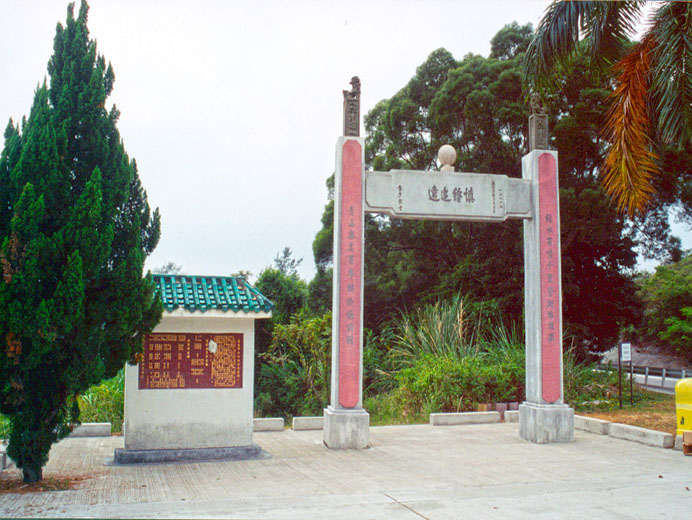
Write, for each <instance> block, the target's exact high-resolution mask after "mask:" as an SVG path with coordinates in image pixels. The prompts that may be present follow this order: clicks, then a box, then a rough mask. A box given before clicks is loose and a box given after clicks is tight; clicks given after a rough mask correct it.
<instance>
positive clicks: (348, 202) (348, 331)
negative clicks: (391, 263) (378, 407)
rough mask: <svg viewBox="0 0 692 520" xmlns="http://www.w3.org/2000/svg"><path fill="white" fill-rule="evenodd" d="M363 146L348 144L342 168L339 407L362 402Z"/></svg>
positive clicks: (352, 405)
mask: <svg viewBox="0 0 692 520" xmlns="http://www.w3.org/2000/svg"><path fill="white" fill-rule="evenodd" d="M361 155H362V150H361V145H360V143H359V142H358V141H356V140H352V141H347V142H346V143H345V144H344V147H343V155H342V169H341V172H342V173H341V207H340V215H339V217H340V222H341V225H340V229H339V244H340V245H339V258H338V261H339V287H340V292H339V404H340V405H341V406H343V407H344V408H354V407H355V406H357V405H358V401H359V399H360V340H361V301H362V287H361V284H362V269H363V266H362V262H363V178H362V165H361V160H362V159H361Z"/></svg>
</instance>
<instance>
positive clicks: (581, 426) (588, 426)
mask: <svg viewBox="0 0 692 520" xmlns="http://www.w3.org/2000/svg"><path fill="white" fill-rule="evenodd" d="M610 424H611V423H610V422H608V421H604V420H603V419H596V418H595V417H584V416H583V415H575V416H574V428H575V429H577V430H584V431H587V432H591V433H597V434H599V435H608V432H609V431H610Z"/></svg>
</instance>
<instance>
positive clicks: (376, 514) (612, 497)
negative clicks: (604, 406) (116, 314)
mask: <svg viewBox="0 0 692 520" xmlns="http://www.w3.org/2000/svg"><path fill="white" fill-rule="evenodd" d="M370 439H371V442H370V443H371V448H370V449H367V450H362V451H329V450H327V449H326V448H325V447H324V445H323V444H322V432H321V431H290V430H289V431H283V432H267V433H256V434H255V441H256V442H257V443H259V444H260V445H261V446H262V447H263V448H264V449H265V450H266V451H268V452H269V453H271V454H272V458H271V459H267V460H256V461H241V462H223V463H217V462H214V463H211V462H209V463H189V464H162V465H151V466H150V465H137V466H112V465H111V466H109V465H106V464H104V463H105V462H106V461H107V459H112V456H113V450H114V449H115V448H117V447H122V438H120V437H110V438H70V439H65V440H63V441H62V442H60V443H59V444H57V445H56V446H55V447H54V448H53V451H52V452H51V457H50V461H49V463H48V465H47V467H46V468H45V470H44V475H45V476H46V477H50V476H53V477H57V476H70V475H71V476H85V477H88V478H86V479H85V480H83V481H82V482H80V484H79V487H78V488H77V489H74V490H68V491H57V492H44V493H31V494H12V493H5V494H0V517H5V516H9V517H16V516H20V517H21V516H27V517H40V516H51V517H56V516H69V517H109V518H112V517H137V518H181V517H183V518H185V517H190V518H194V517H196V518H256V519H265V518H272V519H274V518H278V519H307V518H330V519H340V518H343V519H349V520H356V519H365V518H373V519H381V518H388V519H389V518H402V519H420V518H429V519H439V518H501V519H503V520H506V519H512V518H551V519H553V518H579V519H583V518H598V519H608V518H647V519H651V518H689V515H690V511H691V510H692V491H690V489H692V457H684V456H683V455H682V454H681V453H680V452H675V451H672V450H666V449H661V448H653V447H648V446H644V445H641V444H637V443H634V442H629V441H623V440H618V439H614V438H611V437H607V436H600V435H596V434H592V433H587V432H582V431H576V432H575V442H573V443H570V444H561V445H558V444H552V445H535V444H531V443H528V442H524V441H522V440H520V439H519V436H518V427H517V424H516V423H502V424H486V425H462V426H437V427H435V426H428V425H419V426H386V427H377V428H371V430H370Z"/></svg>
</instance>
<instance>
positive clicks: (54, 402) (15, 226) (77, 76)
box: [0, 2, 162, 482]
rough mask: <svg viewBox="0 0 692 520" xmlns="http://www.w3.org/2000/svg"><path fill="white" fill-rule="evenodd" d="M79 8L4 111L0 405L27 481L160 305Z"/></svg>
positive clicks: (152, 239)
mask: <svg viewBox="0 0 692 520" xmlns="http://www.w3.org/2000/svg"><path fill="white" fill-rule="evenodd" d="M88 9H89V8H88V5H87V4H86V2H82V4H81V6H80V9H79V13H78V16H77V18H76V19H75V17H74V4H70V5H69V6H68V9H67V21H66V23H65V25H64V26H63V25H61V24H58V26H57V30H56V35H55V40H54V48H53V50H54V53H53V56H52V58H51V59H50V61H49V63H48V73H49V76H50V83H49V84H48V83H46V82H44V84H43V85H41V86H39V87H38V88H37V90H36V93H35V96H34V101H33V105H32V107H31V111H30V114H29V117H28V119H25V120H24V121H22V124H21V127H20V126H19V125H14V124H13V123H12V121H11V120H10V124H9V125H8V126H7V129H6V131H5V134H4V137H5V144H4V148H3V151H2V155H1V156H0V243H1V249H0V267H1V269H2V280H0V413H2V414H4V415H7V416H9V418H10V424H11V433H10V439H9V446H8V450H7V452H8V455H9V456H10V457H12V459H14V460H15V462H16V463H17V466H18V467H19V468H21V469H22V471H23V476H24V481H25V482H34V481H37V480H40V479H41V478H42V467H43V466H44V465H45V463H46V461H47V459H48V452H49V450H50V447H51V445H52V444H53V443H54V442H56V441H58V440H59V439H61V438H63V437H64V436H66V435H67V434H68V433H69V428H70V424H71V423H74V422H75V421H77V420H78V416H79V409H78V406H77V401H76V396H77V395H78V394H79V393H80V392H83V391H85V390H86V389H87V388H88V387H89V386H91V385H93V384H95V383H98V382H99V381H101V380H102V379H104V378H109V377H112V376H114V375H115V374H116V373H117V371H118V370H119V369H120V368H122V366H123V365H124V364H125V362H126V361H128V360H130V361H133V360H134V357H135V355H136V354H137V353H139V352H141V350H142V338H143V335H144V334H145V333H147V332H150V331H151V330H152V329H153V327H154V326H155V325H156V323H158V321H159V319H160V317H161V312H162V307H161V303H160V301H159V300H158V299H157V298H155V297H154V292H153V283H152V280H151V277H150V275H147V276H146V277H143V275H142V272H143V266H144V260H145V258H146V257H147V256H148V255H149V254H150V253H151V252H152V251H153V249H154V248H155V247H156V244H157V242H158V239H159V234H160V231H159V230H160V220H159V214H158V210H156V211H155V212H154V213H153V214H151V212H150V210H149V205H148V203H147V197H146V193H145V191H144V190H143V188H142V186H141V184H140V181H139V176H138V173H137V165H136V163H135V161H134V160H131V159H130V158H129V157H128V155H127V153H126V152H125V149H124V147H123V143H122V140H121V138H120V135H119V133H118V129H117V126H116V124H117V120H118V116H119V112H118V110H117V108H116V107H115V106H113V107H112V108H111V109H110V111H109V110H107V109H106V107H105V102H106V99H107V98H108V96H109V95H110V93H111V91H112V89H113V82H114V79H115V76H114V73H113V68H112V67H111V65H110V64H108V65H106V61H105V59H104V57H103V56H101V55H99V54H97V51H96V42H95V41H94V40H90V39H89V32H88V29H87V14H88ZM3 347H4V348H3Z"/></svg>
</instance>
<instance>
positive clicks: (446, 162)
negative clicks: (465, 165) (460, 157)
mask: <svg viewBox="0 0 692 520" xmlns="http://www.w3.org/2000/svg"><path fill="white" fill-rule="evenodd" d="M437 158H438V159H439V160H440V163H441V164H442V166H441V167H440V171H441V172H453V171H454V162H455V161H456V160H457V152H456V150H455V149H454V147H453V146H452V145H451V144H443V145H442V146H440V150H439V151H438V152H437Z"/></svg>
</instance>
